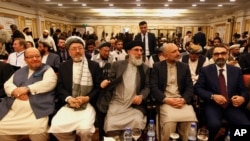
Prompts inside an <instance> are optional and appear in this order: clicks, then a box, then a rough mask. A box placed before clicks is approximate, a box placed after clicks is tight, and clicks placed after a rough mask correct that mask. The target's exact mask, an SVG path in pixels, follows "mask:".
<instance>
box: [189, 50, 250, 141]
mask: <svg viewBox="0 0 250 141" xmlns="http://www.w3.org/2000/svg"><path fill="white" fill-rule="evenodd" d="M213 60H214V62H215V64H211V65H208V66H206V67H204V68H202V70H201V73H200V75H199V78H198V80H197V82H196V84H195V86H194V89H195V92H196V94H198V95H199V96H200V97H201V98H202V99H203V100H204V101H205V103H206V106H205V117H206V122H207V123H206V125H207V128H208V130H209V139H210V140H214V137H215V135H216V134H217V132H218V131H219V129H220V127H221V119H222V118H225V119H226V120H227V121H228V122H229V125H232V126H237V125H250V121H249V119H248V118H247V116H246V115H245V113H244V112H243V109H242V108H244V104H245V103H246V102H248V99H249V98H248V94H247V91H246V88H245V87H244V84H243V79H242V74H241V70H240V68H237V67H234V66H231V65H228V64H226V61H227V60H228V49H227V48H226V47H224V46H223V45H218V46H217V47H215V48H214V51H213Z"/></svg>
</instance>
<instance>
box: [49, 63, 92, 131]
mask: <svg viewBox="0 0 250 141" xmlns="http://www.w3.org/2000/svg"><path fill="white" fill-rule="evenodd" d="M72 78H73V86H72V97H77V96H85V95H86V94H87V93H89V92H90V91H91V90H92V88H93V80H92V76H91V73H90V71H89V69H88V61H87V60H86V58H84V61H83V62H79V63H73V77H72ZM95 115H96V113H95V109H94V108H93V107H92V105H91V104H89V103H86V104H83V105H81V107H80V108H78V109H74V108H71V107H69V106H68V105H67V104H66V105H65V106H63V107H62V108H61V109H60V110H59V111H58V112H57V113H56V115H55V116H54V117H53V119H52V123H51V127H50V129H49V132H51V133H67V132H72V131H75V130H83V129H84V130H89V131H90V132H91V133H94V132H95V126H94V122H95Z"/></svg>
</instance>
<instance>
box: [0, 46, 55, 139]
mask: <svg viewBox="0 0 250 141" xmlns="http://www.w3.org/2000/svg"><path fill="white" fill-rule="evenodd" d="M24 57H25V62H26V63H27V66H25V67H23V68H21V69H19V70H17V71H16V72H15V73H14V74H13V75H12V76H11V78H10V79H9V80H8V81H6V82H5V84H4V89H5V91H6V94H7V97H5V98H4V99H2V101H1V102H0V107H1V108H0V139H1V140H3V141H16V140H18V139H19V138H20V137H21V136H22V135H29V138H30V139H31V140H32V141H48V140H49V136H48V133H47V129H48V120H49V118H48V115H50V114H51V113H53V112H54V88H55V86H56V81H57V76H56V74H55V73H54V71H53V69H52V68H51V67H50V66H48V65H45V64H42V62H41V55H40V53H39V51H38V50H37V49H36V48H28V49H27V50H25V52H24Z"/></svg>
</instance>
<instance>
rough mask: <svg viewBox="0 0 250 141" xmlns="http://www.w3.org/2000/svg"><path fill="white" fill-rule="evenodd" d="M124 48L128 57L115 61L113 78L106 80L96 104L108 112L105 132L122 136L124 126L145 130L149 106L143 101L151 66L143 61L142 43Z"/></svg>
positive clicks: (146, 91) (129, 44) (146, 94)
mask: <svg viewBox="0 0 250 141" xmlns="http://www.w3.org/2000/svg"><path fill="white" fill-rule="evenodd" d="M125 49H126V50H127V52H128V55H129V58H128V59H126V60H122V61H117V62H114V63H113V64H112V66H111V71H110V75H109V76H110V79H109V80H104V81H103V82H102V83H101V87H102V88H103V91H104V92H105V93H103V94H101V95H100V97H99V100H98V102H97V107H98V108H99V110H100V111H102V112H107V115H106V118H105V121H104V131H105V132H106V134H107V136H113V137H114V136H119V135H121V134H122V132H123V130H124V129H125V127H130V128H131V129H132V128H140V129H144V128H145V126H146V108H145V107H144V106H143V102H142V101H143V100H144V99H145V98H147V96H148V94H149V68H148V66H146V65H145V64H143V61H142V54H143V43H142V42H141V41H131V42H129V43H128V44H127V45H126V47H125Z"/></svg>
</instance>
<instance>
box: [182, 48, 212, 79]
mask: <svg viewBox="0 0 250 141" xmlns="http://www.w3.org/2000/svg"><path fill="white" fill-rule="evenodd" d="M187 51H188V53H189V54H186V55H184V56H183V57H182V59H181V61H182V62H184V63H187V64H188V66H189V69H190V72H191V78H192V81H193V84H195V83H196V81H197V79H198V77H199V73H200V70H201V68H202V67H204V66H207V65H209V60H208V58H206V57H205V56H204V55H202V48H201V46H200V45H195V44H191V45H190V47H189V48H188V49H187Z"/></svg>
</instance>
